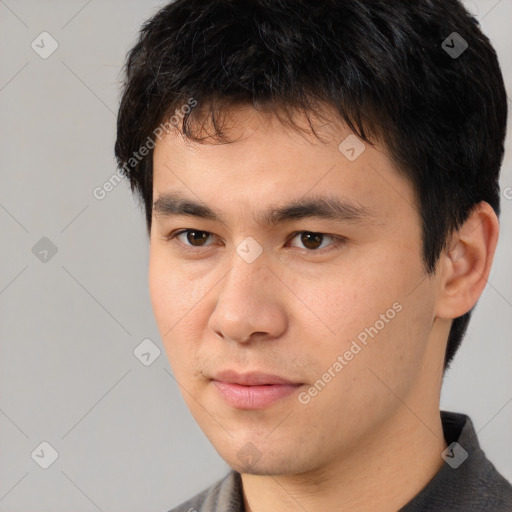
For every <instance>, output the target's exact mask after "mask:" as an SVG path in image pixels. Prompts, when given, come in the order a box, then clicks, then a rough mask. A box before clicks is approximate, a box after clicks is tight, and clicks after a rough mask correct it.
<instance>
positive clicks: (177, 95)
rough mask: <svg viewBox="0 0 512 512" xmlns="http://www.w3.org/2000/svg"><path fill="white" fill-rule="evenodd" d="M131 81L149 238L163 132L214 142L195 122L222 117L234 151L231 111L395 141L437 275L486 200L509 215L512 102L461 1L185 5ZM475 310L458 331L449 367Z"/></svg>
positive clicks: (132, 140)
mask: <svg viewBox="0 0 512 512" xmlns="http://www.w3.org/2000/svg"><path fill="white" fill-rule="evenodd" d="M454 33H456V34H454ZM466 45H467V48H466ZM124 72H125V77H124V83H123V91H122V98H121V103H120V109H119V114H118V120H117V140H116V143H115V155H116V159H117V162H118V166H119V169H120V171H121V172H122V173H123V174H124V175H125V176H126V177H127V178H128V179H129V180H130V184H131V190H132V193H133V192H134V191H136V192H137V194H138V196H139V199H141V200H142V201H143V204H144V207H145V214H146V226H147V230H148V235H149V233H150V230H151V218H152V200H153V197H152V195H153V190H152V187H153V162H152V154H153V151H152V148H153V147H154V139H155V136H158V137H160V133H161V130H160V128H159V126H162V124H163V123H164V124H166V125H167V126H169V120H170V119H171V120H172V123H171V124H172V125H174V126H175V127H176V128H177V129H179V130H180V131H181V132H182V133H183V134H184V135H185V136H187V137H189V138H190V139H193V140H196V141H203V139H202V138H200V137H199V136H198V135H197V134H196V133H195V131H194V129H193V126H194V123H192V121H193V120H194V119H196V120H197V119H203V126H204V119H209V120H210V121H211V125H212V126H213V127H214V133H213V135H214V136H215V137H216V138H217V139H218V140H219V141H220V140H223V141H226V137H225V133H224V132H223V130H222V112H223V111H224V112H225V109H226V108H227V107H228V106H231V105H235V104H247V105H251V106H254V107H256V108H265V109H269V110H270V111H271V112H275V113H276V114H277V113H281V112H284V113H285V114H286V115H285V116H284V118H285V119H288V120H291V119H292V117H293V113H294V112H295V113H296V112H302V113H304V114H306V116H307V118H308V120H309V119H310V117H309V114H313V113H315V112H317V111H318V108H317V107H318V105H323V104H325V105H328V106H329V107H331V109H333V110H334V112H335V113H336V114H337V115H338V116H339V117H340V118H341V120H343V121H344V122H346V123H347V125H348V126H349V127H350V129H351V130H352V131H353V132H354V133H355V134H357V135H358V136H359V137H360V138H361V139H362V140H364V141H366V142H368V143H369V144H372V143H375V142H380V143H382V144H383V145H384V147H386V149H387V150H388V152H389V154H390V155H391V158H392V160H393V162H394V163H395V164H396V167H397V169H398V170H399V171H400V172H401V173H403V174H404V175H405V176H406V177H407V178H408V179H409V180H410V183H411V184H412V185H413V189H414V191H415V194H416V197H417V205H416V207H417V209H418V212H419V215H420V218H421V222H422V245H423V260H424V264H425V270H426V272H427V273H429V274H433V273H434V271H435V265H436V263H437V261H438V259H439V256H440V254H441V252H442V250H443V249H444V248H446V243H447V240H448V237H449V235H450V234H451V232H452V231H453V230H455V229H457V228H458V227H460V226H461V225H462V223H463V222H464V221H465V220H466V219H467V218H468V216H469V214H470V213H471V211H472V208H473V207H474V206H475V205H476V204H477V203H479V202H480V201H486V202H487V203H489V204H490V205H491V207H492V208H493V209H494V211H495V213H496V214H497V216H499V214H500V190H499V171H500V167H501V163H502V159H503V154H504V139H505V133H506V123H507V96H506V91H505V86H504V83H503V76H502V73H501V69H500V66H499V63H498V59H497V55H496V52H495V51H494V49H493V47H492V45H491V43H490V41H489V39H488V38H487V37H486V36H485V35H484V34H483V33H482V31H481V30H480V27H479V23H478V21H477V20H476V19H475V18H474V17H473V16H472V15H471V14H470V13H469V12H468V11H467V10H466V9H465V8H464V6H463V5H462V4H461V2H460V1H458V0H393V1H392V2H391V1H385V0H176V1H174V2H172V3H170V4H168V5H166V6H165V7H163V8H162V9H160V10H159V11H158V12H157V13H156V14H155V15H154V16H153V17H152V18H151V19H149V20H147V21H146V22H145V23H144V25H143V26H142V28H141V30H140V34H139V39H138V41H137V42H136V44H135V46H134V47H133V48H132V49H131V50H130V51H129V52H128V54H127V60H126V64H125V68H124ZM191 100H192V101H191ZM193 107H195V108H193ZM205 116H206V117H205ZM280 118H281V116H280ZM292 124H293V122H292ZM310 125H311V127H312V130H313V132H314V128H313V125H312V123H311V121H310ZM159 130H160V131H159ZM210 140H211V137H210ZM142 147H145V148H146V151H145V152H144V153H145V156H144V158H142V157H141V156H140V155H139V149H140V148H142ZM148 148H149V151H148ZM471 313H472V310H471V311H468V312H467V313H466V314H464V315H462V316H460V317H458V318H456V319H454V320H453V322H452V327H451V330H450V334H449V337H448V342H447V348H446V355H445V361H444V365H445V366H444V367H445V369H446V368H448V366H449V364H450V362H451V360H452V358H453V356H454V354H455V352H456V351H457V349H458V348H459V346H460V343H461V341H462V338H463V336H464V334H465V332H466V329H467V325H468V322H469V319H470V316H471Z"/></svg>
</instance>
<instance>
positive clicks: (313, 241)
mask: <svg viewBox="0 0 512 512" xmlns="http://www.w3.org/2000/svg"><path fill="white" fill-rule="evenodd" d="M297 237H300V243H301V244H302V245H303V246H304V247H305V248H306V249H308V250H310V251H316V250H318V249H323V248H324V247H325V245H324V246H322V243H323V241H324V238H325V237H327V238H331V239H333V238H334V237H332V236H330V235H326V234H325V233H313V232H311V231H300V232H299V233H296V234H295V235H294V236H293V238H292V240H293V239H295V238H297ZM328 245H332V244H328Z"/></svg>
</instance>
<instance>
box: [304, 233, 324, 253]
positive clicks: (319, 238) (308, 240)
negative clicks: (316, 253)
mask: <svg viewBox="0 0 512 512" xmlns="http://www.w3.org/2000/svg"><path fill="white" fill-rule="evenodd" d="M301 238H302V243H303V244H304V245H305V246H306V247H307V248H308V249H318V247H320V245H322V235H321V234H320V233H303V234H302V237H301ZM311 238H314V239H315V240H316V241H317V242H318V244H317V243H315V242H313V247H311Z"/></svg>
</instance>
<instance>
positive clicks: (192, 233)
mask: <svg viewBox="0 0 512 512" xmlns="http://www.w3.org/2000/svg"><path fill="white" fill-rule="evenodd" d="M197 233H200V234H201V235H202V236H200V237H198V238H196V236H195V235H197ZM205 235H206V236H205ZM205 238H207V234H206V232H205V231H189V232H188V235H187V239H188V241H189V242H190V243H191V244H192V245H195V244H194V242H197V241H199V242H200V241H201V239H203V240H204V239H205ZM198 245H201V244H198Z"/></svg>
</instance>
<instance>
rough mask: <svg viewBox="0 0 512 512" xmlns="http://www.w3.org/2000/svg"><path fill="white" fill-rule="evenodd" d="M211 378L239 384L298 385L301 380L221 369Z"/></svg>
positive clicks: (263, 373)
mask: <svg viewBox="0 0 512 512" xmlns="http://www.w3.org/2000/svg"><path fill="white" fill-rule="evenodd" d="M212 380H216V381H219V382H225V383H227V384H238V385H240V386H265V385H272V384H274V385H276V384H281V385H289V386H299V385H301V384H302V383H301V382H293V381H291V380H289V379H285V378H284V377H280V376H279V375H274V374H271V373H265V372H259V371H253V372H247V373H238V372H236V371H235V370H223V371H220V372H218V373H216V374H215V375H214V376H213V377H212Z"/></svg>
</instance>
